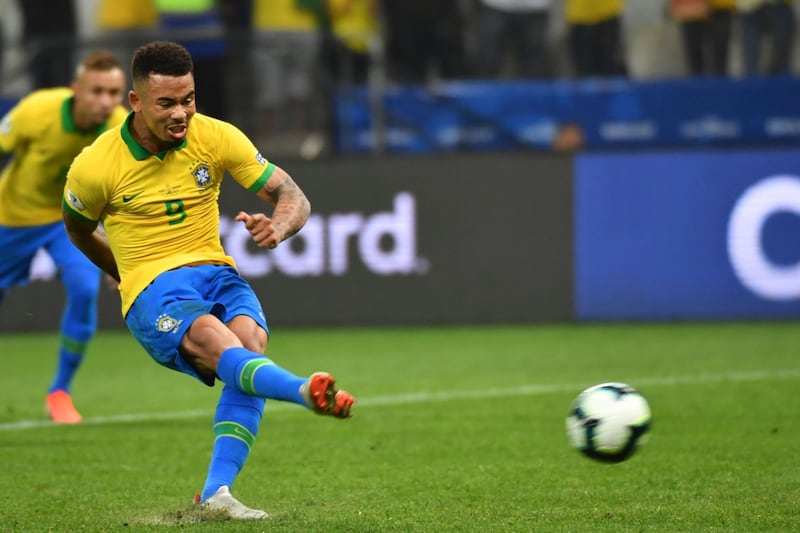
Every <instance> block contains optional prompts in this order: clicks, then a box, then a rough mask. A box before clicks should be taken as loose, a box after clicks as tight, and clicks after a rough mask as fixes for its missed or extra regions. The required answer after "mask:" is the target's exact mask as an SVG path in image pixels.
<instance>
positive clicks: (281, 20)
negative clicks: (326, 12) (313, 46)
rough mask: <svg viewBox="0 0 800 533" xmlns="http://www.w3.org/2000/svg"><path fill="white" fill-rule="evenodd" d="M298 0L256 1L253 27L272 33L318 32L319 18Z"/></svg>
mask: <svg viewBox="0 0 800 533" xmlns="http://www.w3.org/2000/svg"><path fill="white" fill-rule="evenodd" d="M297 4H298V2H297V0H255V3H254V4H253V27H254V28H255V29H257V30H272V31H312V32H313V31H316V30H317V18H316V16H315V15H314V13H313V12H312V11H310V10H308V9H302V8H301V7H300V6H299V5H297Z"/></svg>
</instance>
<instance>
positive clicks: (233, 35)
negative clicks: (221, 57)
mask: <svg viewBox="0 0 800 533" xmlns="http://www.w3.org/2000/svg"><path fill="white" fill-rule="evenodd" d="M217 6H218V8H219V14H220V18H221V19H222V26H223V30H224V39H225V74H224V76H225V79H226V90H227V97H228V99H229V100H230V101H233V102H241V103H242V105H230V106H228V110H227V113H228V115H227V117H226V119H225V120H228V121H229V122H233V123H234V124H237V125H239V127H241V128H242V129H243V130H244V131H245V132H247V133H248V134H249V135H251V136H252V135H254V132H255V131H256V128H257V127H258V125H257V123H256V117H255V116H254V114H253V112H252V103H251V100H250V99H251V98H252V96H253V83H254V76H253V69H252V65H251V64H250V60H249V58H250V53H251V50H252V49H253V0H217Z"/></svg>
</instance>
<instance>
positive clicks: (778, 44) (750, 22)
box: [736, 0, 795, 76]
mask: <svg viewBox="0 0 800 533" xmlns="http://www.w3.org/2000/svg"><path fill="white" fill-rule="evenodd" d="M736 5H737V7H738V8H739V13H740V20H741V29H742V53H743V58H744V72H745V74H746V75H748V76H754V75H757V74H759V73H761V72H764V73H766V74H770V75H772V74H788V73H789V65H790V63H791V51H792V45H793V43H792V41H793V39H794V34H795V18H794V0H737V2H736ZM765 39H766V40H769V41H770V45H771V46H770V50H771V55H770V57H769V59H768V62H767V65H766V67H765V68H764V69H762V68H761V50H762V46H761V45H762V44H763V42H764V40H765Z"/></svg>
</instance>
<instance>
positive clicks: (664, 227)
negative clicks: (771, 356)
mask: <svg viewBox="0 0 800 533" xmlns="http://www.w3.org/2000/svg"><path fill="white" fill-rule="evenodd" d="M574 194H575V200H574V201H575V204H574V217H575V218H574V233H575V237H574V246H575V249H574V253H575V314H576V318H577V319H579V320H616V319H671V318H676V319H691V318H703V319H718V318H719V319H724V318H766V317H777V318H780V317H798V316H800V150H757V151H734V152H730V151H726V152H722V151H717V152H715V151H704V152H702V153H699V152H698V153H692V152H664V153H640V154H630V153H628V154H605V155H604V154H584V155H580V156H579V157H578V158H577V160H576V167H575V189H574Z"/></svg>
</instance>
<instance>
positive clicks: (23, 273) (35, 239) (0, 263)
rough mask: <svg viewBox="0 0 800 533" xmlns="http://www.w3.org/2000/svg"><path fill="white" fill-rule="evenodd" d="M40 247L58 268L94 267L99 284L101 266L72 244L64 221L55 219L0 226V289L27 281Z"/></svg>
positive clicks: (91, 268) (24, 283)
mask: <svg viewBox="0 0 800 533" xmlns="http://www.w3.org/2000/svg"><path fill="white" fill-rule="evenodd" d="M40 248H44V249H45V250H46V251H47V253H48V254H49V255H50V257H51V258H52V259H53V262H54V263H55V265H56V267H57V268H58V269H59V270H61V271H65V270H68V269H73V268H86V269H89V270H94V271H95V272H97V284H98V285H99V284H100V269H99V268H97V267H96V266H95V265H94V263H92V262H91V261H89V259H88V258H87V257H86V256H85V255H83V252H81V251H80V250H78V249H77V248H76V247H75V245H74V244H72V242H71V241H70V240H69V237H68V236H67V230H66V229H64V223H63V222H54V223H53V224H47V225H45V226H31V227H25V228H16V227H10V226H0V250H2V253H0V289H7V288H9V287H11V286H13V285H27V284H28V282H29V281H30V270H31V262H32V261H33V257H34V256H35V255H36V252H37V251H38V250H39V249H40Z"/></svg>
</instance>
